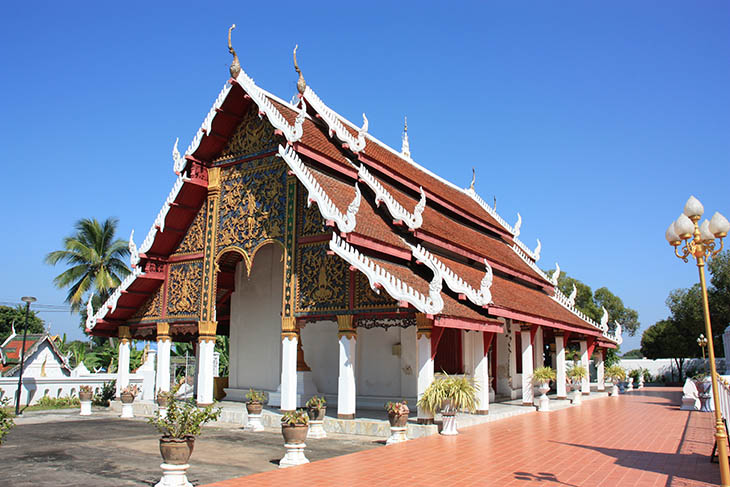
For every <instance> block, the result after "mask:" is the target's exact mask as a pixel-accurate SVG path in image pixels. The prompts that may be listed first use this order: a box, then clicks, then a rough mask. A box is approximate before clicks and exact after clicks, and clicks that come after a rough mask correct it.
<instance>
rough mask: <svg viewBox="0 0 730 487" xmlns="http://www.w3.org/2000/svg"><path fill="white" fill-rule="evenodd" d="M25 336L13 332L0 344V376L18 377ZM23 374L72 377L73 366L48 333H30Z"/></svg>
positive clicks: (26, 343)
mask: <svg viewBox="0 0 730 487" xmlns="http://www.w3.org/2000/svg"><path fill="white" fill-rule="evenodd" d="M22 348H23V336H22V335H18V334H16V333H15V330H13V333H12V334H11V335H10V336H9V337H8V338H7V339H6V340H5V342H3V344H2V345H0V357H1V360H2V363H1V364H0V376H2V377H18V375H19V374H20V356H21V349H22ZM23 376H24V377H28V378H41V377H49V378H55V377H70V376H71V368H70V367H69V365H68V362H67V361H66V359H65V358H64V357H63V356H62V355H61V353H60V351H59V350H58V347H56V345H55V343H54V342H53V339H52V338H51V336H50V335H48V333H38V334H36V333H33V334H29V335H28V336H27V337H26V339H25V364H24V366H23Z"/></svg>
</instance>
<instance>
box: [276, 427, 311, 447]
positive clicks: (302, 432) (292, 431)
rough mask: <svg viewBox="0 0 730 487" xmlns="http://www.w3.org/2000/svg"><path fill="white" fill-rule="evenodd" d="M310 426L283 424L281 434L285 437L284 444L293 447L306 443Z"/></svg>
mask: <svg viewBox="0 0 730 487" xmlns="http://www.w3.org/2000/svg"><path fill="white" fill-rule="evenodd" d="M307 431H309V425H307V424H294V425H289V424H282V425H281V434H282V435H283V436H284V443H286V444H289V445H293V444H295V443H304V440H305V439H306V438H307Z"/></svg>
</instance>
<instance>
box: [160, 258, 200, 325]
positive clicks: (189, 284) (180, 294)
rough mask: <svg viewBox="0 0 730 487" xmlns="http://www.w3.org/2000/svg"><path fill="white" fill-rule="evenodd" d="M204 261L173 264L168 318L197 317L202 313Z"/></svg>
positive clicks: (169, 287) (168, 300)
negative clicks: (201, 297) (201, 298)
mask: <svg viewBox="0 0 730 487" xmlns="http://www.w3.org/2000/svg"><path fill="white" fill-rule="evenodd" d="M202 278H203V261H202V260H194V261H190V262H182V263H180V264H172V265H171V266H170V277H169V280H168V288H167V316H168V317H195V316H197V315H198V314H199V312H200V296H201V293H202Z"/></svg>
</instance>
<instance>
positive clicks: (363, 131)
mask: <svg viewBox="0 0 730 487" xmlns="http://www.w3.org/2000/svg"><path fill="white" fill-rule="evenodd" d="M369 126H370V122H368V117H366V116H365V112H363V114H362V127H360V129H358V131H357V145H358V146H361V147H363V148H365V144H367V142H366V141H365V135H367V133H368V127H369Z"/></svg>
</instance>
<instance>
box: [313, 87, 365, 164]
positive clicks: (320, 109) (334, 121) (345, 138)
mask: <svg viewBox="0 0 730 487" xmlns="http://www.w3.org/2000/svg"><path fill="white" fill-rule="evenodd" d="M304 98H305V99H307V100H309V104H310V105H312V108H314V110H315V111H316V112H317V113H318V114H319V115H320V116H321V117H322V120H324V122H325V123H326V124H327V128H328V129H329V135H330V137H332V135H333V134H336V135H337V138H338V139H340V140H341V141H342V142H344V143H345V144H347V146H348V148H349V149H350V150H351V151H353V152H355V153H357V152H360V151H361V150H363V149H364V148H365V144H366V142H365V136H366V134H367V130H368V119H367V117H366V116H365V114H364V113H363V126H362V127H361V128H356V130H357V131H358V135H357V138H355V137H353V136H352V134H351V133H350V131H349V130H347V128H345V126H344V125H343V123H342V121H341V118H342V117H340V115H339V114H338V113H337V112H335V111H334V110H332V109H331V108H330V107H328V106H327V105H325V104H324V102H323V101H322V99H321V98H320V97H319V96H317V94H316V93H315V92H314V90H312V88H310V87H309V86H307V88H306V89H305V90H304Z"/></svg>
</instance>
